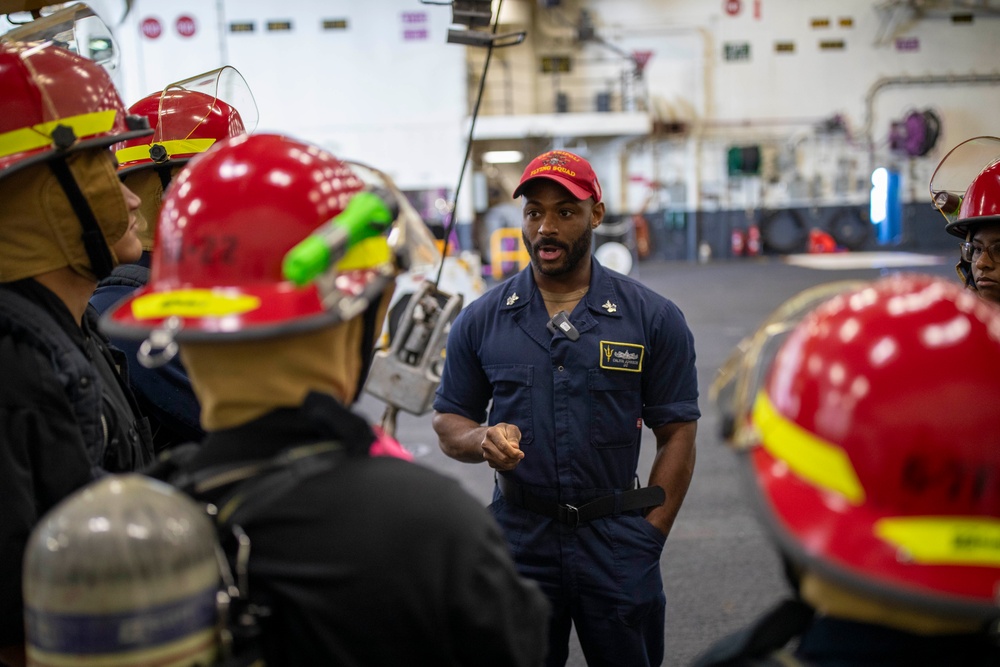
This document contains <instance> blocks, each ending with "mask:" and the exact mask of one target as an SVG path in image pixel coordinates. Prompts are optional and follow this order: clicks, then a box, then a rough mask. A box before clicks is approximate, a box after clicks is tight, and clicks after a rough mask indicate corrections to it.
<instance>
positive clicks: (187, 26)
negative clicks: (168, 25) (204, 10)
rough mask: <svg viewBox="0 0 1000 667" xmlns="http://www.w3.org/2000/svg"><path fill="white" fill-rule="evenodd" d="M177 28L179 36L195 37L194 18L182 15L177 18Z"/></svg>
mask: <svg viewBox="0 0 1000 667" xmlns="http://www.w3.org/2000/svg"><path fill="white" fill-rule="evenodd" d="M175 25H176V27H177V34H179V35H180V36H181V37H192V36H194V33H195V30H196V27H195V23H194V17H193V16H188V15H187V14H181V15H180V16H178V17H177V22H176V23H175Z"/></svg>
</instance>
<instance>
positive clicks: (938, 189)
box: [930, 137, 1000, 223]
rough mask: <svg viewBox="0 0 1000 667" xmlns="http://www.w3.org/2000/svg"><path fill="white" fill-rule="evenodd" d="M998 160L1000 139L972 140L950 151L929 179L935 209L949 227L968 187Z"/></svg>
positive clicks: (976, 138) (975, 138)
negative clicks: (985, 168) (987, 167)
mask: <svg viewBox="0 0 1000 667" xmlns="http://www.w3.org/2000/svg"><path fill="white" fill-rule="evenodd" d="M997 159H1000V138H997V137H973V138H972V139H968V140H966V141H963V142H962V143H960V144H959V145H957V146H955V147H954V148H952V149H951V150H950V151H949V152H948V154H947V155H945V156H944V157H943V158H942V159H941V162H939V163H938V166H937V168H935V169H934V173H933V174H932V175H931V180H930V194H931V201H932V202H933V203H934V208H936V209H937V210H939V211H940V212H941V215H943V216H944V218H945V220H947V221H948V222H949V223H951V222H955V220H957V219H958V212H959V209H960V208H961V206H962V198H963V197H964V196H965V191H966V190H967V189H968V188H969V185H971V184H972V182H973V181H974V180H975V179H976V176H978V175H979V173H980V172H981V171H982V170H983V168H984V167H986V166H987V165H989V164H991V163H993V162H995V161H996V160H997Z"/></svg>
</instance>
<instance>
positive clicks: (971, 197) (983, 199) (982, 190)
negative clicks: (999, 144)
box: [945, 160, 1000, 239]
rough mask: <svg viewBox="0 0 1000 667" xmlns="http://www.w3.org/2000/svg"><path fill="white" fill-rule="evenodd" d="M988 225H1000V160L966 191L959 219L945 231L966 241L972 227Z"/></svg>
mask: <svg viewBox="0 0 1000 667" xmlns="http://www.w3.org/2000/svg"><path fill="white" fill-rule="evenodd" d="M986 223H1000V160H997V161H994V162H993V163H991V164H989V165H987V166H986V167H985V168H984V169H983V170H982V171H981V172H979V175H978V176H976V178H975V179H974V180H973V181H972V183H971V184H970V185H969V188H968V190H966V191H965V196H964V197H963V198H962V205H961V207H959V209H958V218H957V219H956V220H955V221H954V222H952V223H949V224H948V225H946V226H945V229H946V230H947V231H948V232H949V233H950V234H953V235H955V236H960V237H961V238H963V239H964V238H966V236H967V235H968V233H969V228H970V227H975V226H977V225H981V224H986Z"/></svg>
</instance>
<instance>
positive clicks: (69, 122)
mask: <svg viewBox="0 0 1000 667" xmlns="http://www.w3.org/2000/svg"><path fill="white" fill-rule="evenodd" d="M0 90H2V91H3V95H0V178H3V177H4V176H7V175H9V174H11V173H13V172H14V171H16V170H18V169H22V168H24V167H26V166H29V165H31V164H36V163H38V162H42V161H45V160H49V159H52V158H53V157H56V156H57V155H61V154H65V153H66V152H70V151H76V150H81V149H84V148H93V147H101V146H109V145H111V144H113V143H114V142H116V141H120V140H123V139H130V138H133V137H141V136H146V135H149V134H151V132H152V131H151V130H150V129H148V128H138V129H135V126H134V127H130V124H129V123H128V122H127V119H126V116H127V114H126V111H125V105H124V104H123V103H122V100H121V97H119V95H118V91H117V90H116V89H115V86H114V84H113V83H112V81H111V78H110V77H109V76H108V73H107V72H106V71H105V70H104V68H102V67H101V66H100V65H98V64H97V63H95V62H94V61H92V60H88V59H87V58H83V57H81V56H79V55H77V54H75V53H73V52H72V51H68V50H66V49H63V48H61V47H57V46H53V45H51V44H48V43H44V44H34V43H32V44H29V43H24V42H2V43H0ZM59 127H63V128H68V129H71V130H72V134H69V133H67V132H66V130H65V129H64V130H62V131H61V132H62V133H63V136H60V131H59V130H57V128H59Z"/></svg>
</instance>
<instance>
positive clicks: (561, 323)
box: [545, 310, 580, 340]
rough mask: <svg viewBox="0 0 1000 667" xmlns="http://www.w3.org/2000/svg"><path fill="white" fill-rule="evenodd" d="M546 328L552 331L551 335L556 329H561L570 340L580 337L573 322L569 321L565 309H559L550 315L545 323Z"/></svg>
mask: <svg viewBox="0 0 1000 667" xmlns="http://www.w3.org/2000/svg"><path fill="white" fill-rule="evenodd" d="M545 326H546V327H548V330H549V331H551V332H552V334H553V335H555V333H556V332H557V331H562V332H563V333H564V334H566V338H569V339H570V340H577V339H579V338H580V332H579V331H577V330H576V327H575V326H573V323H572V322H570V321H569V316H568V315H567V314H566V311H565V310H560V311H559V312H558V313H556V314H555V315H553V316H552V319H551V320H549V321H548V324H546V325H545Z"/></svg>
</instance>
